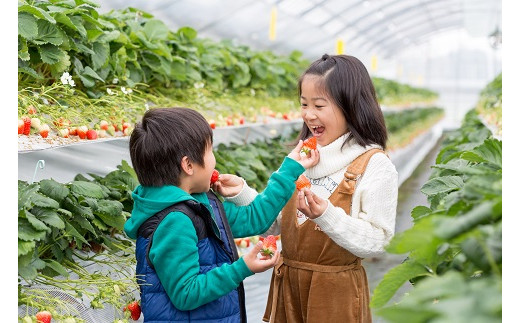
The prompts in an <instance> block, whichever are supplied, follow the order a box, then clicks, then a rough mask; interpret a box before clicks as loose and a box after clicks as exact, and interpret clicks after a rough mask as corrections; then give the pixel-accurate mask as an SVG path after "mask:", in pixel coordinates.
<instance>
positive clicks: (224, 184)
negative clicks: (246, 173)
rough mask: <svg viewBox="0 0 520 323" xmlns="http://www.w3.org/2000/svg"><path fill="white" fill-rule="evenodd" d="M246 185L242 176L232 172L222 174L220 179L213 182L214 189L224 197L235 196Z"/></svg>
mask: <svg viewBox="0 0 520 323" xmlns="http://www.w3.org/2000/svg"><path fill="white" fill-rule="evenodd" d="M243 187H244V181H243V180H242V178H240V177H238V176H236V175H231V174H220V176H219V179H218V181H216V182H215V183H213V186H212V188H213V190H214V191H216V192H217V193H219V194H220V195H222V196H223V197H231V196H235V195H237V194H238V193H240V191H242V188H243Z"/></svg>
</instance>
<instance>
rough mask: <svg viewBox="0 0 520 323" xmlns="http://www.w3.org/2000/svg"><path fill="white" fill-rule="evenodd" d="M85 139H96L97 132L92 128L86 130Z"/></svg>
mask: <svg viewBox="0 0 520 323" xmlns="http://www.w3.org/2000/svg"><path fill="white" fill-rule="evenodd" d="M87 139H88V140H94V139H97V132H96V130H94V129H89V130H88V131H87Z"/></svg>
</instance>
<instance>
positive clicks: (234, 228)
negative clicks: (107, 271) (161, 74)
mask: <svg viewBox="0 0 520 323" xmlns="http://www.w3.org/2000/svg"><path fill="white" fill-rule="evenodd" d="M212 144H213V133H212V130H211V128H210V126H209V124H208V122H207V121H206V120H205V119H204V117H203V116H202V115H201V114H199V113H198V112H196V111H194V110H191V109H187V108H156V109H151V110H148V111H147V112H146V113H145V114H144V116H143V119H142V121H141V122H140V123H138V124H137V125H136V127H135V129H134V131H133V132H132V135H131V137H130V157H131V160H132V164H133V167H134V169H135V172H136V173H137V177H138V179H139V182H140V184H141V185H139V186H138V187H137V188H136V189H135V191H134V192H133V194H132V197H133V199H134V208H133V210H132V216H131V217H130V218H129V219H128V221H127V222H126V223H125V232H126V233H127V235H128V236H129V237H130V238H132V239H137V243H136V258H137V268H136V269H137V270H136V274H137V275H138V277H142V279H143V281H140V284H141V286H140V289H141V308H142V312H143V315H144V321H145V322H152V321H153V322H186V321H190V322H197V321H201V322H202V321H204V322H209V321H218V322H245V321H246V315H245V304H244V292H243V285H242V281H243V280H244V279H245V278H246V277H248V276H250V275H253V274H254V273H259V272H263V271H265V270H267V269H269V268H272V267H273V266H274V264H275V263H276V262H277V261H278V258H279V253H278V252H277V253H276V254H275V255H274V256H273V257H272V258H270V259H266V258H265V257H264V258H258V257H257V254H258V252H259V251H260V249H261V246H262V244H261V242H259V243H258V244H257V245H256V246H255V247H254V248H253V249H252V250H251V251H250V252H249V253H248V254H246V255H244V256H243V257H241V258H238V256H237V252H236V247H235V244H234V243H233V238H234V237H245V236H252V235H257V234H260V233H263V232H264V231H266V230H267V229H268V228H269V227H270V225H271V224H272V222H273V221H274V220H275V219H276V217H277V215H278V213H279V212H280V211H281V209H282V207H283V206H284V205H285V203H286V202H287V201H288V200H289V199H290V197H291V196H292V194H293V192H294V189H295V183H294V182H295V181H296V179H297V178H298V176H299V175H300V174H301V173H303V171H304V170H305V168H308V167H311V166H313V165H315V164H316V163H317V162H318V160H319V155H318V154H317V152H316V151H314V152H313V153H312V154H311V156H310V157H306V156H304V157H301V156H300V155H299V151H300V148H301V146H302V142H300V143H299V144H298V146H296V148H295V149H294V150H293V151H291V153H290V154H289V155H288V156H287V157H286V158H285V159H284V162H283V163H282V165H281V166H280V169H279V170H278V171H276V172H274V173H273V174H272V175H271V178H270V179H269V181H268V183H267V187H266V189H265V190H264V192H263V193H261V194H259V195H258V196H257V197H256V198H255V199H254V200H253V201H252V202H251V203H250V204H249V205H247V206H241V207H238V206H236V205H234V204H232V203H230V202H224V203H223V204H222V203H221V202H220V201H219V200H218V198H217V197H216V196H215V195H214V194H213V193H212V192H211V191H210V190H209V189H210V179H211V175H212V172H213V169H214V167H215V156H214V155H213V151H212ZM221 178H222V180H221V181H220V182H218V183H219V184H218V185H215V187H216V188H218V191H219V192H220V193H221V194H223V195H225V196H227V197H232V198H234V199H235V201H236V203H239V202H240V201H237V199H238V200H240V199H243V198H245V199H247V195H248V192H250V191H251V189H249V188H248V187H247V184H245V182H244V181H243V180H242V179H240V178H238V177H237V176H231V175H223V176H221ZM172 205H173V207H172Z"/></svg>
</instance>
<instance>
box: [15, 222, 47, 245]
mask: <svg viewBox="0 0 520 323" xmlns="http://www.w3.org/2000/svg"><path fill="white" fill-rule="evenodd" d="M46 236H47V233H46V232H45V231H39V230H36V229H35V228H34V227H33V226H32V224H30V223H29V221H28V220H27V219H23V218H18V239H21V240H24V241H34V240H36V241H40V240H42V239H44V238H45V237H46Z"/></svg>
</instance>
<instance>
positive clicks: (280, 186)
mask: <svg viewBox="0 0 520 323" xmlns="http://www.w3.org/2000/svg"><path fill="white" fill-rule="evenodd" d="M304 170H305V169H304V168H303V166H301V165H300V164H299V163H298V162H296V161H295V160H293V159H291V158H288V157H286V158H285V159H284V161H283V163H282V165H281V166H280V168H279V169H278V170H277V171H276V172H274V173H273V174H272V175H271V177H270V178H269V181H268V182H267V186H266V188H265V190H264V191H263V192H262V193H261V194H259V195H258V196H257V197H256V198H255V199H254V200H253V202H251V203H250V204H249V205H247V206H235V205H234V204H232V203H230V202H224V210H225V212H226V216H227V218H228V221H229V225H230V227H231V231H232V233H233V236H234V237H246V236H252V235H257V234H261V233H263V232H265V231H266V230H267V229H268V228H269V227H270V226H271V224H272V223H273V222H274V220H275V219H276V217H277V215H278V213H279V212H280V211H281V209H282V208H283V207H284V205H285V204H286V203H287V201H288V200H289V199H290V198H291V196H292V194H293V192H294V190H295V188H296V186H295V183H294V182H295V181H296V179H297V178H298V176H299V175H300V174H302V173H303V171H304ZM132 197H133V199H134V208H133V210H132V216H131V217H130V218H129V219H128V220H127V222H126V223H125V232H126V234H127V235H128V236H129V237H130V238H133V239H136V238H137V230H138V229H139V227H140V226H141V224H143V223H144V222H145V221H146V220H147V219H148V218H149V217H151V216H153V215H154V214H155V213H157V212H159V211H161V210H163V209H165V208H166V207H168V206H170V205H172V204H175V203H177V202H180V201H185V200H190V199H191V200H195V201H198V202H200V203H202V204H203V205H205V206H206V207H207V208H208V209H209V210H210V212H211V214H212V215H213V211H212V208H211V207H210V204H209V201H208V198H207V196H206V194H205V193H198V194H192V195H190V194H188V193H187V192H185V191H183V190H182V189H180V188H179V187H176V186H171V185H167V186H162V187H147V186H138V187H137V188H136V189H135V191H134V192H133V194H132ZM218 234H219V233H218V232H217V235H218ZM197 242H198V238H197V234H196V232H195V228H194V227H193V224H192V222H191V220H190V219H189V217H188V216H186V215H185V214H183V213H181V212H172V213H170V214H168V215H167V216H166V217H165V218H164V220H163V221H162V222H161V224H160V225H159V226H158V227H157V229H156V231H155V234H154V243H153V245H152V247H151V249H150V253H149V258H150V261H151V262H152V264H153V265H154V267H155V270H156V272H157V275H158V276H159V279H160V281H161V283H162V285H163V287H164V289H165V290H166V293H167V294H168V296H169V297H170V300H171V301H172V303H173V305H174V306H175V307H176V308H177V309H179V310H192V309H194V308H197V307H199V306H201V305H204V304H206V303H209V302H211V301H213V300H215V299H217V298H219V297H221V296H223V295H226V294H227V293H229V292H231V291H232V290H233V289H235V288H237V287H238V285H239V284H240V282H241V281H242V280H244V279H245V278H246V277H248V276H251V275H253V272H251V271H250V270H249V268H248V267H247V265H246V264H245V262H244V260H243V259H242V258H240V259H239V260H238V261H236V262H234V263H232V264H224V265H222V266H219V267H216V268H214V269H212V270H210V271H209V272H207V273H205V274H199V271H200V267H199V253H198V252H199V250H198V248H197Z"/></svg>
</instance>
